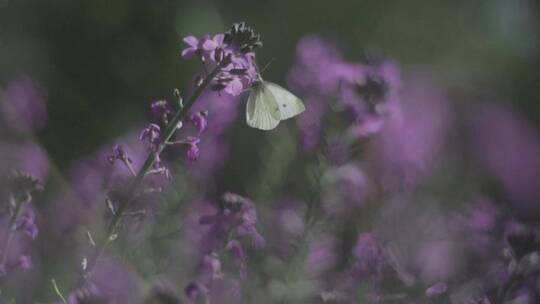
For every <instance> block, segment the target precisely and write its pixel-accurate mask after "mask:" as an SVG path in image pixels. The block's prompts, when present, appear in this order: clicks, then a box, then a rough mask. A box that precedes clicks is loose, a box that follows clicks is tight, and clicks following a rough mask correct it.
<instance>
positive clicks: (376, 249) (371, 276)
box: [353, 232, 385, 284]
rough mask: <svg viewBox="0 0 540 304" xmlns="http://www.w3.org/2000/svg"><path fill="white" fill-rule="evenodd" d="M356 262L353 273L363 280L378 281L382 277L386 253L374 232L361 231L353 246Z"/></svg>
mask: <svg viewBox="0 0 540 304" xmlns="http://www.w3.org/2000/svg"><path fill="white" fill-rule="evenodd" d="M353 255H354V257H355V263H354V265H353V275H354V276H355V277H356V278H358V279H359V280H361V281H362V282H367V281H370V282H372V283H375V284H376V283H377V282H379V281H380V280H381V279H382V271H383V266H384V264H385V254H384V250H383V247H382V245H381V243H380V241H379V240H378V239H377V238H376V237H375V235H374V234H373V233H370V232H366V233H361V234H360V235H359V236H358V239H357V240H356V245H355V246H354V248H353Z"/></svg>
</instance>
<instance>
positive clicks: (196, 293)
mask: <svg viewBox="0 0 540 304" xmlns="http://www.w3.org/2000/svg"><path fill="white" fill-rule="evenodd" d="M184 292H185V293H186V297H187V298H188V299H189V300H191V301H196V300H197V299H198V298H199V297H201V296H205V295H206V294H208V289H207V288H206V287H204V286H202V285H201V284H199V283H198V282H191V283H189V284H188V285H187V286H186V288H185V289H184Z"/></svg>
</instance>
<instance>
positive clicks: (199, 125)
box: [190, 111, 208, 134]
mask: <svg viewBox="0 0 540 304" xmlns="http://www.w3.org/2000/svg"><path fill="white" fill-rule="evenodd" d="M207 116H208V111H200V112H197V113H195V114H192V115H191V116H190V120H191V123H192V124H193V126H195V128H196V129H197V131H198V132H199V134H201V133H202V132H204V130H206V127H207V126H208V121H207V120H206V117H207Z"/></svg>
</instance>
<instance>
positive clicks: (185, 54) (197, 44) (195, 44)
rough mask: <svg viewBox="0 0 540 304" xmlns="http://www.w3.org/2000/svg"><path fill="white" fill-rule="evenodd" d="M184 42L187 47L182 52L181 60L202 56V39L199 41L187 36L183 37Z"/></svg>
mask: <svg viewBox="0 0 540 304" xmlns="http://www.w3.org/2000/svg"><path fill="white" fill-rule="evenodd" d="M184 42H185V43H186V44H187V45H188V47H187V48H185V49H184V50H183V51H182V58H184V59H191V58H193V56H194V55H199V56H200V55H201V54H202V43H203V42H204V39H201V40H199V39H197V38H196V37H195V36H187V37H184Z"/></svg>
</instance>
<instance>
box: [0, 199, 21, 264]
mask: <svg viewBox="0 0 540 304" xmlns="http://www.w3.org/2000/svg"><path fill="white" fill-rule="evenodd" d="M9 203H10V204H11V205H12V206H14V208H15V209H13V213H12V214H11V217H10V219H9V227H8V229H9V231H8V235H7V237H6V241H5V242H4V250H3V252H2V264H1V265H2V266H5V265H6V262H7V259H8V255H9V248H10V247H11V242H12V241H13V235H14V232H15V230H16V229H17V227H16V224H17V217H19V213H20V212H21V206H22V202H19V201H17V200H16V199H15V198H14V197H13V195H10V196H9Z"/></svg>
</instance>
